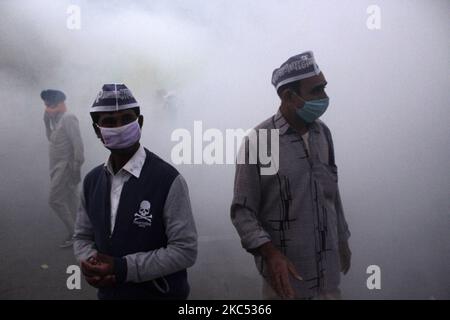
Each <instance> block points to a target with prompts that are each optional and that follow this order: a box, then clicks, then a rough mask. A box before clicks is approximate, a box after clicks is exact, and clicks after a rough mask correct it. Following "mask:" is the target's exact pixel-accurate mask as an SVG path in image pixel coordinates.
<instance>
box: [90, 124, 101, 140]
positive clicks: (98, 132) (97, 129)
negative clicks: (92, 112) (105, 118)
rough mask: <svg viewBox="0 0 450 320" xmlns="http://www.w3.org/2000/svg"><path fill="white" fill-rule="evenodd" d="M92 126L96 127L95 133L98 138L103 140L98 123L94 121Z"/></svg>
mask: <svg viewBox="0 0 450 320" xmlns="http://www.w3.org/2000/svg"><path fill="white" fill-rule="evenodd" d="M92 127H93V128H94V131H95V134H96V135H97V138H99V139H100V140H102V133H101V132H100V129H99V128H98V127H97V124H95V123H94V122H92Z"/></svg>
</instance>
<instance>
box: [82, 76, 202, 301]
mask: <svg viewBox="0 0 450 320" xmlns="http://www.w3.org/2000/svg"><path fill="white" fill-rule="evenodd" d="M91 117H92V120H93V127H94V130H95V132H96V134H97V136H98V138H99V139H100V140H101V141H102V142H103V144H104V145H105V147H106V148H107V149H108V150H109V151H110V152H111V154H110V156H109V158H108V160H107V161H106V162H105V164H102V165H100V166H98V167H96V168H94V169H93V170H92V171H91V172H90V173H88V174H87V176H86V178H85V179H84V181H83V192H82V197H81V206H80V209H79V211H78V216H77V221H76V225H75V243H74V251H75V256H76V257H77V259H78V260H79V261H80V262H81V267H82V271H83V274H84V275H85V278H86V280H87V281H88V283H89V284H91V285H92V286H94V287H96V288H98V289H99V290H98V297H99V299H155V300H157V299H186V298H187V297H188V295H189V284H188V281H187V271H186V269H187V268H188V267H190V266H192V265H193V264H194V262H195V260H196V257H197V232H196V228H195V223H194V219H193V216H192V210H191V204H190V200H189V191H188V187H187V184H186V182H185V180H184V178H183V177H182V176H181V175H180V174H179V173H178V171H177V170H176V169H175V168H173V167H172V166H171V165H170V164H168V163H166V162H165V161H163V160H162V159H161V158H159V157H158V156H157V155H155V154H153V153H152V152H150V151H149V150H147V149H145V148H144V147H143V146H141V145H140V143H139V140H140V137H141V129H142V125H143V121H144V118H143V116H142V115H141V114H140V108H139V105H138V103H137V102H136V100H135V98H134V97H133V95H132V93H131V91H130V90H129V89H128V88H127V87H126V86H125V85H123V84H106V85H104V86H103V89H102V91H100V93H99V94H98V96H97V98H96V100H95V102H94V104H93V106H92V108H91Z"/></svg>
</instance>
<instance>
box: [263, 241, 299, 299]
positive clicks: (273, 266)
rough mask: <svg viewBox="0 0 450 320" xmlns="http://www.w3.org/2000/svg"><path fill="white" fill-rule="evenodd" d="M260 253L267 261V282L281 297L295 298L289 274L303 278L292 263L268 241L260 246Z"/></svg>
mask: <svg viewBox="0 0 450 320" xmlns="http://www.w3.org/2000/svg"><path fill="white" fill-rule="evenodd" d="M260 252H261V255H262V256H263V257H264V259H265V260H266V263H267V269H268V271H269V282H270V285H271V286H272V288H273V289H274V290H275V291H276V293H277V294H278V296H280V297H281V298H283V299H293V298H295V291H294V289H293V288H292V286H291V282H290V276H293V277H294V278H295V279H297V280H299V281H301V280H303V279H302V278H301V277H300V275H299V274H298V272H297V270H296V269H295V266H294V264H293V263H292V262H291V261H289V259H288V258H287V257H286V256H285V255H283V254H282V253H281V252H280V251H279V250H278V249H276V248H275V246H273V244H272V243H271V242H268V243H266V244H264V245H262V246H261V247H260Z"/></svg>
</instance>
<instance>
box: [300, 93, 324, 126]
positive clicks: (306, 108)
mask: <svg viewBox="0 0 450 320" xmlns="http://www.w3.org/2000/svg"><path fill="white" fill-rule="evenodd" d="M294 94H295V95H296V96H297V97H299V98H300V99H302V100H303V101H304V102H305V104H304V105H303V107H302V108H298V109H297V111H296V113H297V116H299V117H300V118H301V119H302V120H303V121H305V122H306V123H313V122H314V121H316V120H317V119H318V118H320V116H322V115H323V114H324V113H325V111H327V108H328V105H329V104H330V98H324V99H317V100H309V101H306V100H304V99H303V98H302V97H300V96H299V95H298V94H297V93H295V92H294Z"/></svg>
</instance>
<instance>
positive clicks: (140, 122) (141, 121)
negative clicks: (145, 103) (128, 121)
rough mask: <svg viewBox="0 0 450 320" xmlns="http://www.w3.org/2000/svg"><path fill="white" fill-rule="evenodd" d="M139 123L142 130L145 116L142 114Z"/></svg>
mask: <svg viewBox="0 0 450 320" xmlns="http://www.w3.org/2000/svg"><path fill="white" fill-rule="evenodd" d="M138 123H139V126H140V127H141V129H142V126H143V125H144V116H143V115H142V114H141V115H139V118H138Z"/></svg>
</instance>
